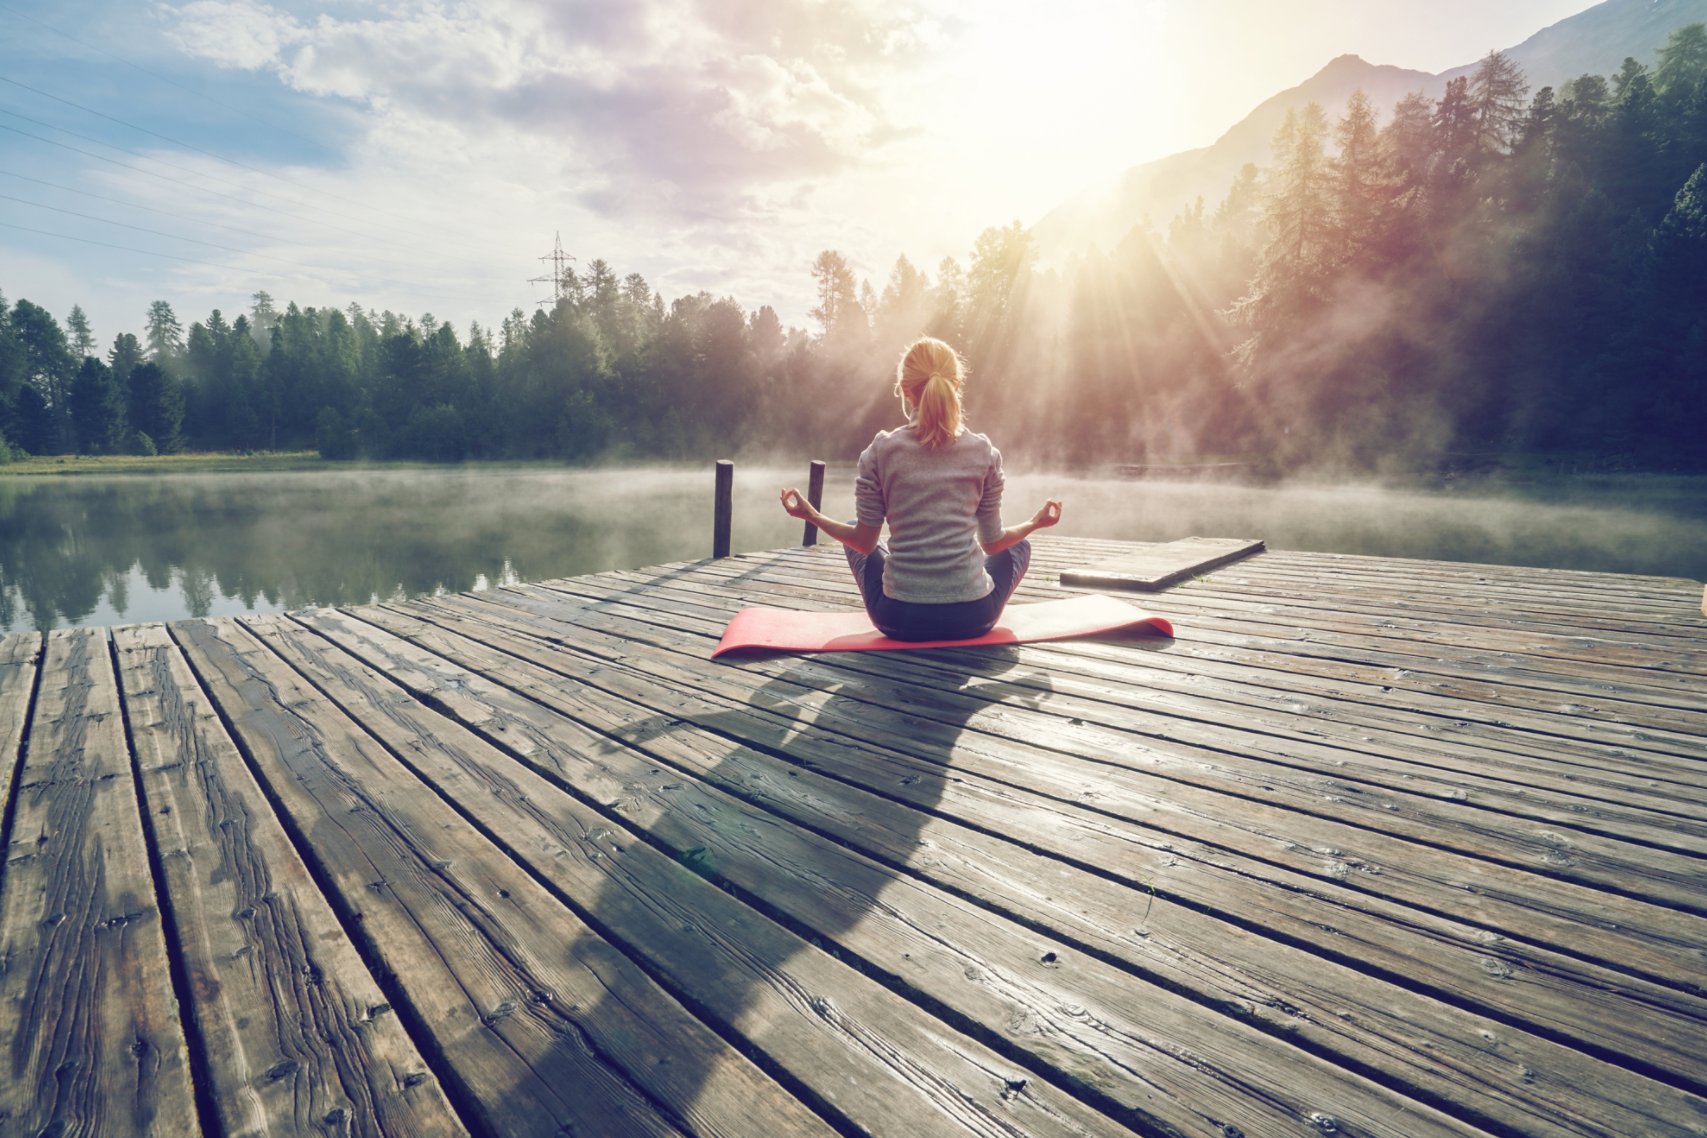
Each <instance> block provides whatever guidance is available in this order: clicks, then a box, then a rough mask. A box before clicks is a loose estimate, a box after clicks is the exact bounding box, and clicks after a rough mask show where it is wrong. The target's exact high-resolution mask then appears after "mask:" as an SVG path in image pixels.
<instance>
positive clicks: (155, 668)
mask: <svg viewBox="0 0 1707 1138" xmlns="http://www.w3.org/2000/svg"><path fill="white" fill-rule="evenodd" d="M113 640H114V644H115V647H116V649H117V656H118V666H119V679H120V683H121V685H122V689H123V692H124V699H125V711H126V715H127V718H128V721H129V723H130V731H131V739H132V741H133V744H134V746H135V749H136V755H137V764H138V767H139V768H140V770H141V784H142V790H143V795H144V799H145V802H146V817H147V819H148V821H149V823H150V830H151V831H152V834H153V839H154V842H155V848H156V849H157V850H158V851H159V855H160V864H161V867H162V869H163V870H164V873H165V882H164V884H165V886H166V895H167V898H168V902H169V904H170V907H171V910H172V913H173V926H174V930H175V932H176V934H177V937H176V942H175V943H174V945H173V946H172V947H173V948H174V949H175V951H176V952H177V953H178V954H180V956H181V958H182V960H183V962H184V971H185V973H186V974H187V975H188V977H189V998H190V1001H191V1005H192V1007H191V1010H192V1012H193V1014H194V1017H195V1023H196V1025H197V1028H198V1032H197V1035H198V1036H199V1042H200V1045H201V1046H200V1051H201V1054H202V1060H203V1063H204V1064H205V1067H206V1070H207V1071H208V1073H209V1080H208V1081H209V1087H208V1094H209V1096H210V1097H211V1098H212V1100H213V1103H214V1106H215V1108H216V1109H217V1111H218V1114H219V1121H220V1123H221V1125H222V1126H224V1128H225V1130H226V1132H227V1133H229V1134H246V1135H260V1134H278V1135H286V1134H308V1133H315V1132H318V1131H320V1130H322V1129H325V1128H328V1127H332V1128H335V1129H337V1130H338V1131H340V1132H347V1133H350V1134H364V1135H397V1136H400V1138H413V1136H415V1135H421V1136H423V1138H425V1136H436V1135H457V1134H466V1133H467V1130H466V1128H465V1127H464V1126H463V1125H462V1124H461V1122H460V1121H459V1120H458V1119H457V1117H456V1115H455V1114H454V1113H453V1112H452V1110H451V1107H450V1104H449V1103H448V1102H447V1101H446V1099H445V1096H444V1093H443V1091H442V1090H441V1089H440V1086H439V1081H438V1078H437V1077H436V1076H435V1075H434V1074H433V1073H432V1072H431V1071H430V1070H429V1068H428V1065H427V1063H426V1061H425V1060H424V1059H423V1058H422V1057H421V1055H420V1053H419V1051H418V1050H417V1049H416V1047H415V1045H414V1044H413V1043H412V1042H411V1041H410V1039H409V1037H408V1034H407V1032H405V1031H404V1029H403V1026H402V1024H401V1023H400V1022H399V1021H398V1017H397V1016H396V1015H395V1014H393V1013H392V1009H391V1007H390V1005H389V1003H388V1002H387V1001H386V998H385V996H384V994H383V993H382V992H381V990H380V988H379V985H378V984H377V983H375V981H374V979H373V977H372V976H371V975H369V973H368V970H367V968H366V966H365V965H364V964H363V963H362V961H361V959H360V957H359V956H358V955H357V954H356V951H355V948H354V947H353V946H352V945H351V944H350V941H349V938H348V936H346V935H345V933H344V930H343V928H342V927H341V926H340V925H339V924H338V920H337V918H336V916H334V914H333V912H332V910H331V908H330V906H329V905H328V903H327V901H326V899H325V898H324V897H323V896H322V895H321V893H320V891H319V888H318V887H317V886H316V885H315V884H314V882H313V880H312V879H311V878H310V876H309V873H308V870H307V868H306V867H305V866H304V865H303V864H302V859H301V858H300V857H299V856H298V855H297V852H296V850H295V848H294V847H292V846H291V844H290V840H289V839H288V838H287V837H286V835H285V832H284V829H283V828H282V826H281V825H280V823H279V821H278V819H277V817H276V816H275V815H274V814H273V811H272V808H271V807H270V806H269V805H268V803H267V801H266V799H265V797H264V796H263V795H262V793H261V790H260V788H259V787H258V786H257V785H256V784H255V780H254V778H253V777H252V776H251V775H250V773H249V771H248V769H247V768H246V767H245V766H244V765H243V760H242V757H241V756H240V755H239V754H238V753H237V748H236V747H235V746H234V745H233V744H232V742H231V740H230V738H229V737H228V736H227V735H226V734H225V730H224V728H223V727H221V726H220V723H219V719H218V717H217V716H216V714H215V712H214V710H213V707H212V706H211V705H210V704H209V703H208V701H207V698H206V697H205V696H204V695H203V693H202V692H201V690H200V689H199V688H198V687H197V686H196V682H195V679H194V677H192V676H191V674H190V671H189V668H188V666H187V665H186V664H185V662H184V660H183V657H182V656H181V655H180V654H179V652H178V650H177V648H176V646H175V645H174V644H173V643H172V641H171V638H170V637H169V636H168V635H167V633H166V630H165V628H163V627H162V626H160V625H132V626H129V627H125V628H118V629H114V630H113Z"/></svg>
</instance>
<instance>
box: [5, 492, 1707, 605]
mask: <svg viewBox="0 0 1707 1138" xmlns="http://www.w3.org/2000/svg"><path fill="white" fill-rule="evenodd" d="M802 475H803V472H802V471H801V470H797V469H789V470H785V471H779V470H762V469H757V468H752V467H743V468H738V469H737V473H736V501H735V532H734V546H735V548H736V550H743V549H766V548H772V547H776V546H781V545H790V544H795V543H798V542H799V540H800V524H799V523H797V522H794V521H792V520H790V519H789V518H787V517H786V516H785V515H784V514H783V513H782V511H781V509H780V508H779V507H778V506H777V504H776V489H777V487H779V486H781V485H783V484H784V483H785V482H786V483H800V484H803V482H804V479H803V476H802ZM850 477H851V475H850V472H849V471H847V470H836V469H834V468H832V470H831V473H830V480H829V481H830V485H829V489H828V492H827V494H826V498H827V503H826V508H827V509H829V510H831V511H834V512H836V513H838V514H839V515H841V516H849V515H851V513H852V506H851V501H852V495H851V492H850V488H849V486H848V480H849V478H850ZM1048 495H1054V496H1058V497H1061V498H1063V499H1065V501H1066V512H1065V517H1064V518H1063V521H1062V525H1061V528H1060V531H1059V532H1061V533H1065V534H1073V535H1079V536H1094V537H1111V538H1125V539H1131V540H1139V541H1166V540H1170V539H1172V538H1176V537H1185V536H1188V535H1191V534H1201V535H1205V536H1230V537H1262V538H1266V539H1267V541H1268V543H1269V545H1270V547H1271V548H1275V549H1313V550H1323V551H1339V552H1347V553H1370V554H1379V555H1385V556H1396V557H1425V558H1437V559H1443V560H1460V561H1481V562H1491V563H1504V564H1519V565H1537V566H1556V567H1563V568H1576V569H1600V570H1611V571H1617V572H1629V573H1650V574H1661V575H1666V576H1679V577H1691V578H1694V579H1697V580H1699V579H1701V577H1702V576H1703V574H1704V573H1707V479H1693V480H1684V479H1662V478H1649V479H1620V480H1603V481H1599V482H1584V483H1578V484H1575V485H1572V486H1571V487H1570V488H1569V490H1568V491H1566V490H1564V489H1560V488H1553V489H1551V490H1547V491H1539V490H1535V489H1529V490H1526V491H1523V492H1521V493H1518V492H1510V491H1506V492H1495V491H1493V490H1489V489H1484V490H1482V491H1479V492H1478V491H1466V490H1459V491H1454V492H1446V491H1415V490H1394V489H1382V488H1378V487H1355V486H1354V487H1344V486H1342V487H1327V486H1290V487H1278V488H1273V487H1263V488H1255V487H1242V486H1229V485H1220V484H1213V483H1166V482H1133V481H1122V480H1094V479H1081V478H1067V477H1059V476H1050V475H1014V476H1010V478H1009V492H1008V515H1009V519H1010V520H1013V519H1017V518H1019V517H1023V516H1025V515H1026V514H1029V513H1030V512H1031V510H1032V509H1034V508H1035V506H1036V505H1037V504H1038V503H1040V502H1041V501H1042V499H1043V498H1044V497H1045V496H1048ZM710 548H711V472H710V470H709V469H694V470H677V471H668V470H656V469H649V470H626V471H566V470H560V469H544V468H514V467H501V468H458V469H450V470H445V469H399V468H384V469H372V470H361V469H358V470H341V471H299V472H290V473H265V474H187V475H163V476H118V477H97V476H90V475H82V476H77V477H69V478H5V477H0V631H14V630H18V629H32V628H33V629H44V630H45V629H49V628H58V627H63V626H66V625H81V624H121V623H126V622H130V621H145V620H175V619H178V618H181V617H186V616H207V615H224V614H232V613H242V612H272V611H278V610H280V609H287V608H298V607H301V606H305V605H321V604H351V603H362V602H368V601H374V600H379V599H391V598H400V597H405V596H413V595H419V594H423V593H435V592H444V591H452V592H455V591H462V590H466V589H475V588H483V587H488V586H492V585H499V584H507V583H511V582H516V581H532V580H542V579H546V578H550V577H561V576H568V575H573V574H578V573H593V572H598V571H601V570H606V569H614V568H631V567H636V566H641V565H654V564H658V563H660V562H665V561H677V560H682V559H686V558H694V557H703V556H706V555H707V554H709V552H710ZM850 600H851V592H850Z"/></svg>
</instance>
